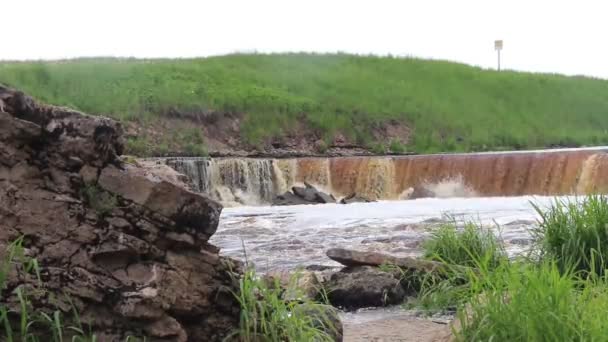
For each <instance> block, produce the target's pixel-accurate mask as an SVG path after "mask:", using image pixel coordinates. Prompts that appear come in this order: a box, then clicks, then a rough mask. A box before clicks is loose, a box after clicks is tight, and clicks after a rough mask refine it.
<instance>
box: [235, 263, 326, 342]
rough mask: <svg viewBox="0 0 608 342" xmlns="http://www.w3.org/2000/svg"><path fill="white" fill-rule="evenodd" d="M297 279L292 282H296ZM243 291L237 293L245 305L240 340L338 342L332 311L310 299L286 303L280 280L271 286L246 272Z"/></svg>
mask: <svg viewBox="0 0 608 342" xmlns="http://www.w3.org/2000/svg"><path fill="white" fill-rule="evenodd" d="M296 277H297V275H294V276H293V277H292V280H291V281H293V282H296V281H297V278H296ZM290 288H293V289H294V290H297V288H296V287H295V286H290ZM239 290H240V291H239V293H238V294H235V296H236V298H237V299H238V301H239V303H240V306H241V318H240V328H239V330H238V331H237V332H236V333H235V336H236V337H238V338H239V341H243V342H254V341H255V342H258V341H320V342H322V341H334V338H333V337H332V336H335V333H337V327H336V326H334V324H333V323H332V322H333V321H332V319H331V318H330V317H329V316H330V315H331V312H329V311H328V310H332V309H331V308H328V307H327V306H325V305H323V304H320V303H317V302H314V301H312V300H308V299H301V300H300V301H287V300H284V299H283V296H282V294H283V289H282V288H281V286H280V284H279V281H278V280H276V281H274V282H273V283H271V284H269V283H268V282H267V281H265V280H263V279H261V278H260V277H258V276H257V275H256V273H255V271H253V270H249V271H247V272H245V274H244V276H243V278H242V279H241V280H240V289H239ZM297 297H299V298H305V297H306V296H304V295H301V296H297Z"/></svg>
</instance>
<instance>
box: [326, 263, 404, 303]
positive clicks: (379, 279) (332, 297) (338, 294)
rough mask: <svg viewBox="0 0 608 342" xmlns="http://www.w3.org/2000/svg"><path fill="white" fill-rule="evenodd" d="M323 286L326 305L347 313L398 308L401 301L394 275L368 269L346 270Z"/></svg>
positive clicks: (398, 285)
mask: <svg viewBox="0 0 608 342" xmlns="http://www.w3.org/2000/svg"><path fill="white" fill-rule="evenodd" d="M324 285H325V288H326V290H327V296H328V298H329V302H330V303H331V304H332V305H334V306H337V307H341V308H345V309H347V310H355V309H359V308H366V307H380V306H387V305H391V304H398V303H401V302H403V300H404V298H405V290H404V289H403V287H402V286H401V283H400V280H399V279H398V278H397V277H395V275H394V274H392V273H388V272H383V271H381V270H380V269H378V268H376V267H370V266H358V267H347V268H345V269H343V270H342V271H340V272H337V273H334V274H333V275H332V276H331V277H330V279H329V280H328V281H327V282H325V284H324Z"/></svg>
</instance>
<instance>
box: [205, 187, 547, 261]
mask: <svg viewBox="0 0 608 342" xmlns="http://www.w3.org/2000/svg"><path fill="white" fill-rule="evenodd" d="M553 200H554V198H553V197H542V196H518V197H475V198H441V199H440V198H421V199H416V200H407V201H379V202H373V203H353V204H348V205H341V204H324V205H298V206H286V207H271V206H257V207H234V208H226V209H224V211H223V214H222V216H221V220H220V222H221V223H220V226H219V228H218V231H217V233H216V234H215V235H214V236H213V238H212V242H213V243H214V244H215V245H217V246H219V247H221V248H222V251H223V253H224V254H226V255H229V256H232V257H235V258H238V259H241V260H245V259H247V261H249V262H251V263H253V264H255V266H256V268H258V269H259V270H262V271H264V270H267V269H273V268H288V269H292V268H295V267H298V266H310V265H327V266H337V265H338V264H337V263H334V262H332V261H331V260H329V259H328V258H327V257H326V256H325V251H326V250H327V249H329V248H332V247H344V248H354V249H357V250H367V251H379V252H386V253H391V254H394V255H399V256H416V255H418V254H419V253H420V251H421V249H420V244H421V242H422V241H423V240H424V239H425V237H427V236H428V235H429V234H430V232H431V231H432V229H433V228H434V227H436V226H437V225H438V224H441V223H442V222H446V221H452V220H455V221H456V222H458V223H460V224H462V223H464V222H466V221H472V222H475V223H479V224H482V225H483V226H484V227H487V228H488V229H491V230H493V231H494V232H495V233H496V234H497V235H499V236H500V237H501V239H502V240H503V241H504V243H505V245H506V247H507V250H508V252H509V253H510V254H512V255H513V254H517V253H521V252H522V251H525V250H526V248H527V246H529V245H530V243H531V234H530V230H531V229H533V228H534V227H535V226H536V220H537V218H538V217H537V214H536V212H535V210H534V207H533V205H532V204H533V203H534V204H537V205H539V206H547V205H548V204H550V203H551V201H553Z"/></svg>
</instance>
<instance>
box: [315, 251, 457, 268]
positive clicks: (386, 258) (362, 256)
mask: <svg viewBox="0 0 608 342" xmlns="http://www.w3.org/2000/svg"><path fill="white" fill-rule="evenodd" d="M326 254H327V256H328V257H329V258H330V259H332V260H334V261H337V262H339V263H341V264H342V265H344V266H347V267H355V266H381V265H394V266H398V267H400V268H403V269H407V270H413V271H422V272H443V271H446V270H447V269H448V267H447V265H445V264H443V263H440V262H435V261H429V260H422V259H415V258H409V257H396V256H392V255H388V254H383V253H377V252H361V251H355V250H349V249H344V248H331V249H329V250H327V252H326ZM449 267H450V268H452V269H454V268H459V266H455V265H450V266H449ZM463 269H464V268H463Z"/></svg>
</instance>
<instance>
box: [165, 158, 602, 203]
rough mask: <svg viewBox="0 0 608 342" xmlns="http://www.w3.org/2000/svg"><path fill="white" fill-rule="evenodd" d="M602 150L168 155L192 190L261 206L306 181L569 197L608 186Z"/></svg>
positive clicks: (437, 193)
mask: <svg viewBox="0 0 608 342" xmlns="http://www.w3.org/2000/svg"><path fill="white" fill-rule="evenodd" d="M607 151H608V149H602V148H593V149H564V150H547V151H530V152H499V153H471V154H440V155H419V156H374V157H336V158H297V159H259V158H217V159H204V158H174V159H168V160H167V164H168V165H170V166H172V167H173V168H175V169H177V170H178V171H180V172H182V173H184V174H186V175H187V176H189V177H190V179H191V181H192V183H193V186H194V188H195V189H196V190H197V191H201V192H205V193H208V194H209V195H211V196H212V197H214V198H216V199H218V200H220V201H222V202H224V203H226V204H228V205H230V204H239V203H240V204H249V205H252V204H264V203H270V201H271V200H272V198H273V197H274V196H275V195H277V194H280V193H283V192H285V191H287V190H289V189H290V188H291V186H293V185H297V184H302V183H303V182H309V183H312V184H314V185H316V186H318V187H319V188H321V189H323V190H325V191H327V192H330V193H332V194H334V195H336V197H340V196H347V195H349V194H352V193H356V194H357V195H360V196H365V197H368V198H371V199H378V200H398V199H407V198H409V197H410V196H412V195H413V194H414V195H415V194H416V193H420V192H418V191H416V190H417V189H424V190H425V191H424V192H422V193H424V194H427V195H428V194H432V195H431V196H433V197H478V196H521V195H571V194H587V193H592V192H606V191H608V154H607V153H606V152H607Z"/></svg>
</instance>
